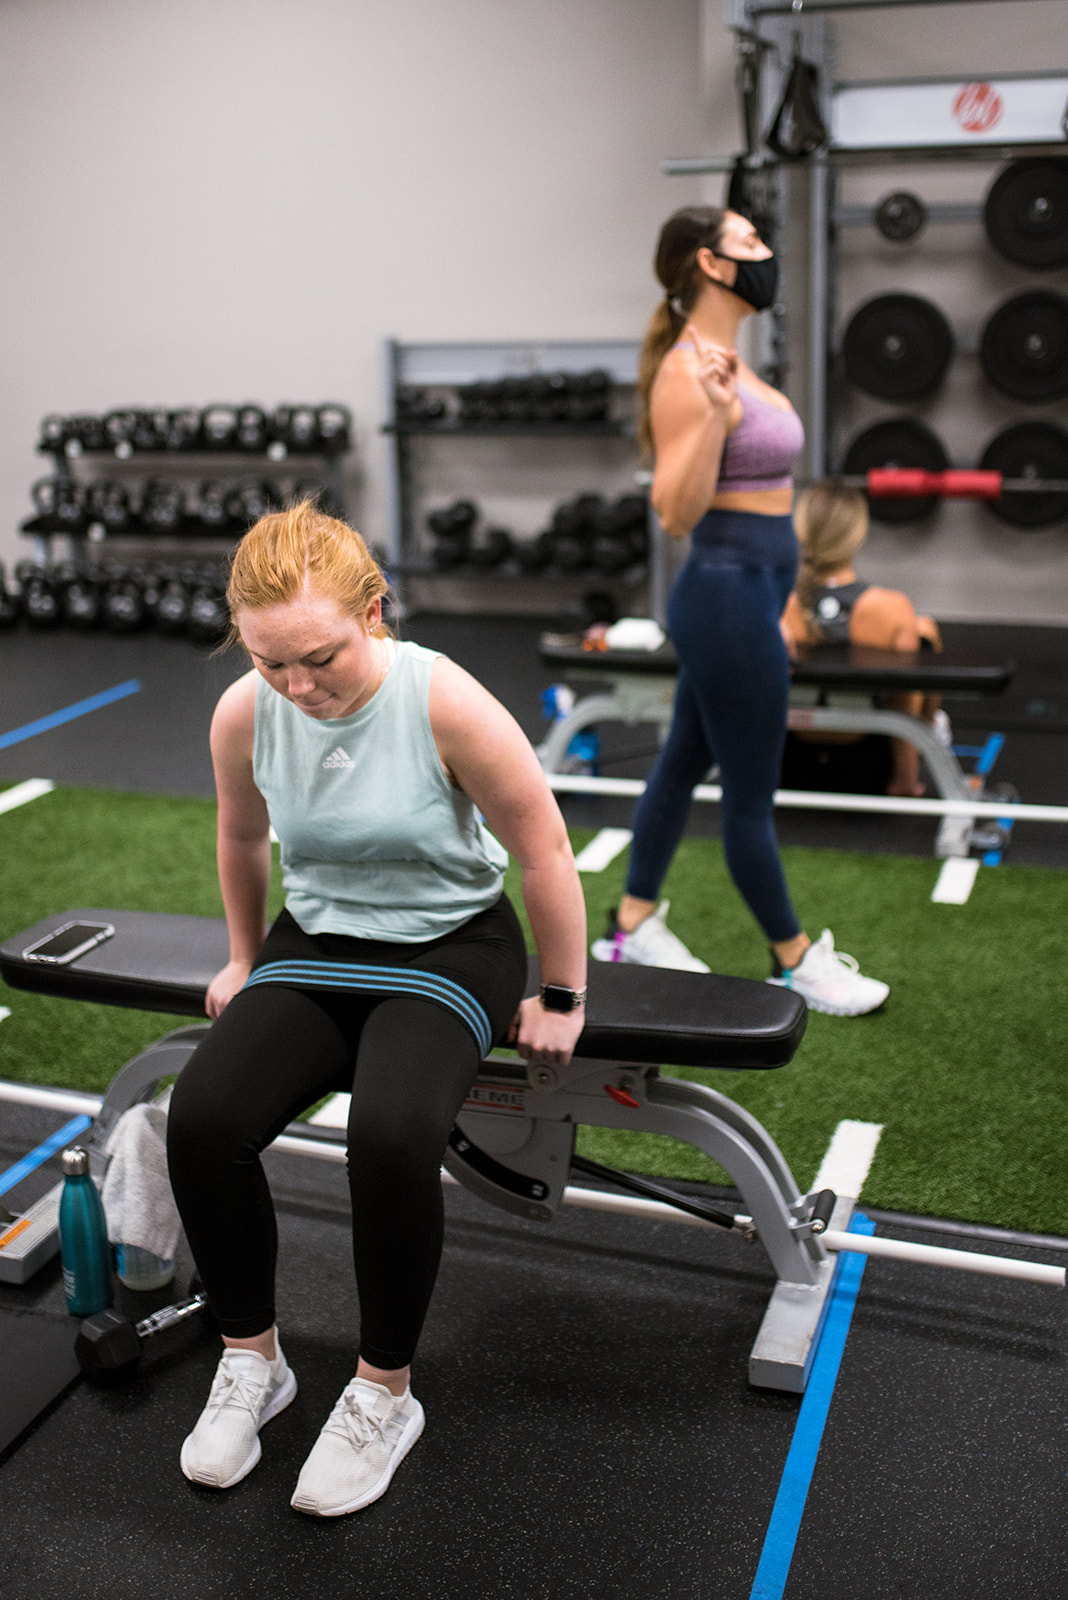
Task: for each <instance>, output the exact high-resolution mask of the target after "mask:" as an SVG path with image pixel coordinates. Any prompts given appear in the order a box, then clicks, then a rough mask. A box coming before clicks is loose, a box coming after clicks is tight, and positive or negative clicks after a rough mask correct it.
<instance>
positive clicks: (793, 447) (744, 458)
mask: <svg viewBox="0 0 1068 1600" xmlns="http://www.w3.org/2000/svg"><path fill="white" fill-rule="evenodd" d="M674 348H675V349H676V350H692V349H693V345H692V344H691V343H690V341H689V340H688V339H684V340H680V341H679V343H678V344H677V345H675V347H674ZM738 395H739V398H740V399H741V401H742V420H741V422H739V424H738V426H737V427H736V428H735V430H734V432H733V433H729V434H728V435H727V437H726V439H725V440H724V443H723V454H722V456H721V457H720V462H719V482H718V483H717V485H716V492H717V494H718V493H721V492H723V493H726V492H729V491H735V490H751V489H790V488H792V487H793V481H794V480H793V476H792V469H793V466H794V463H795V461H796V460H797V458H798V456H799V455H800V454H801V451H802V449H803V448H804V443H805V430H804V428H803V427H802V425H801V418H800V417H799V416H798V414H797V412H796V411H795V410H794V408H793V406H791V407H790V408H789V410H787V411H784V410H783V408H782V406H776V405H772V403H771V401H770V400H764V399H762V398H761V396H760V395H758V394H757V392H756V390H755V389H750V388H748V387H747V386H746V385H745V384H743V383H739V385H738Z"/></svg>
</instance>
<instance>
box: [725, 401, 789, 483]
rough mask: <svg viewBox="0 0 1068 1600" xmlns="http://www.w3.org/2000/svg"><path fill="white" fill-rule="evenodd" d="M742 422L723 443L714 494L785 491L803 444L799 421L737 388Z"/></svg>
mask: <svg viewBox="0 0 1068 1600" xmlns="http://www.w3.org/2000/svg"><path fill="white" fill-rule="evenodd" d="M738 393H739V397H740V398H741V401H742V420H741V422H739V424H738V426H737V427H736V428H735V430H734V432H733V433H729V434H728V435H727V437H726V439H725V440H724V444H723V454H722V456H721V457H720V463H719V483H718V484H717V485H716V489H717V492H718V493H722V492H725V491H730V490H738V489H789V488H790V487H791V485H792V483H793V477H792V476H791V473H792V469H793V465H794V462H795V461H796V460H797V458H798V456H799V455H800V454H801V450H802V447H803V445H804V443H805V430H804V428H803V427H802V426H801V418H800V417H799V416H798V414H797V412H796V411H795V410H794V409H793V407H792V406H791V407H790V409H789V410H788V411H784V410H783V408H782V407H781V406H776V405H772V403H771V401H770V400H764V399H762V398H761V396H760V395H758V394H757V393H756V391H755V390H753V389H748V388H746V387H745V386H744V385H742V384H739V385H738Z"/></svg>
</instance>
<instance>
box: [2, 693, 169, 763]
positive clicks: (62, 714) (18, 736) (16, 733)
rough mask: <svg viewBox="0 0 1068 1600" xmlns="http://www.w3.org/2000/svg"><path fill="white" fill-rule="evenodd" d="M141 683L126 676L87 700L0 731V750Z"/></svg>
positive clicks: (109, 701)
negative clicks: (123, 681)
mask: <svg viewBox="0 0 1068 1600" xmlns="http://www.w3.org/2000/svg"><path fill="white" fill-rule="evenodd" d="M140 687H141V683H140V680H139V679H138V678H128V679H127V680H126V682H125V683H118V684H116V685H115V687H114V689H104V690H102V691H101V693H100V694H91V695H90V696H89V698H88V700H76V701H75V702H74V704H73V705H72V706H64V708H63V710H62V711H53V712H52V713H51V715H50V716H47V717H38V719H37V721H36V722H26V723H24V724H23V725H22V727H21V728H13V729H12V731H11V732H10V733H0V750H6V749H7V748H8V746H9V745H13V744H21V743H22V741H23V739H32V738H33V736H34V734H37V733H48V732H49V730H50V729H52V728H59V727H61V726H62V725H63V723H64V722H73V721H74V719H75V717H84V716H85V715H86V713H87V712H89V711H99V710H100V708H101V707H102V706H109V705H111V704H112V702H113V701H115V700H125V698H126V696H127V695H128V694H136V693H137V691H138V690H139V689H140Z"/></svg>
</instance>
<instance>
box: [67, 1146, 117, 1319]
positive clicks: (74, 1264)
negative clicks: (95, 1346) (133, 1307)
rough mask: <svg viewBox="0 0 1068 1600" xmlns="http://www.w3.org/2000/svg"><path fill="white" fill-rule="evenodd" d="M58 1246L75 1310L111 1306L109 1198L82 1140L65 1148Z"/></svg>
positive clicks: (85, 1312) (88, 1312)
mask: <svg viewBox="0 0 1068 1600" xmlns="http://www.w3.org/2000/svg"><path fill="white" fill-rule="evenodd" d="M59 1252H60V1256H61V1258H62V1261H63V1292H64V1294H65V1295H66V1297H67V1310H68V1311H69V1312H70V1314H71V1316H72V1317H92V1316H95V1315H96V1313H97V1312H98V1311H106V1310H107V1308H108V1306H110V1304H111V1302H112V1300H113V1299H114V1293H113V1290H112V1283H111V1246H110V1245H109V1244H108V1228H107V1223H106V1222H105V1220H104V1204H103V1201H102V1200H101V1198H100V1195H99V1193H98V1191H97V1187H96V1184H95V1183H94V1182H93V1180H92V1178H91V1177H90V1176H89V1152H88V1151H87V1150H83V1149H82V1147H81V1146H80V1145H72V1146H71V1148H70V1149H69V1150H64V1152H63V1193H62V1194H61V1195H60V1197H59Z"/></svg>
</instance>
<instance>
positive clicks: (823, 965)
mask: <svg viewBox="0 0 1068 1600" xmlns="http://www.w3.org/2000/svg"><path fill="white" fill-rule="evenodd" d="M812 949H813V950H815V951H816V953H817V960H818V965H819V968H820V973H819V975H820V976H821V977H822V976H824V975H825V976H827V977H829V978H833V977H836V976H838V974H837V972H836V970H835V969H836V968H837V967H847V968H848V969H849V971H850V972H859V971H860V963H859V961H857V960H856V958H855V957H854V956H847V955H846V953H845V951H844V950H833V949H831V948H830V947H829V946H828V945H825V944H824V943H823V942H822V940H821V941H820V943H819V944H816V945H813V946H812ZM805 954H806V955H807V954H808V951H806V952H805Z"/></svg>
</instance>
